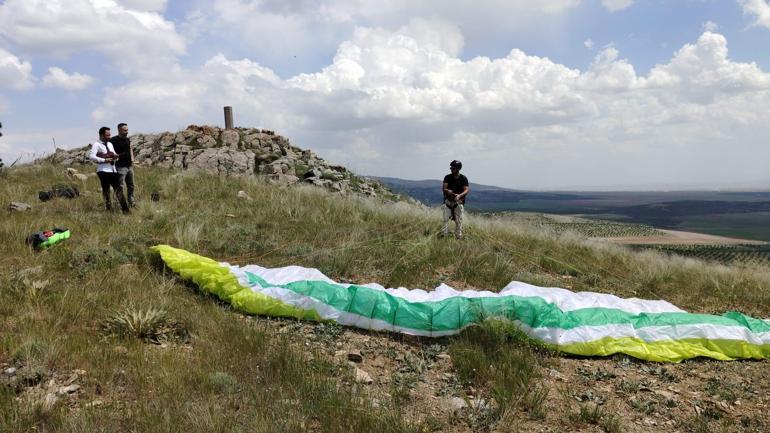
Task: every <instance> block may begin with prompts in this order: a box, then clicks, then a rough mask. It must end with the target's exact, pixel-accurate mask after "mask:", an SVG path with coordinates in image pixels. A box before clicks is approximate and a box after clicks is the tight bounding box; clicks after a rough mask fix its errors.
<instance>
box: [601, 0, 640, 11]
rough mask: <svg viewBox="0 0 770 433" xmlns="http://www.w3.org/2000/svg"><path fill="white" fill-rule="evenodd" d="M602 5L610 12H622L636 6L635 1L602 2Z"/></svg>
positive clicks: (604, 0)
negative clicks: (633, 5)
mask: <svg viewBox="0 0 770 433" xmlns="http://www.w3.org/2000/svg"><path fill="white" fill-rule="evenodd" d="M602 4H603V5H604V7H606V8H607V10H609V11H610V12H615V11H620V10H623V9H626V8H628V7H629V6H631V5H632V4H634V0H602Z"/></svg>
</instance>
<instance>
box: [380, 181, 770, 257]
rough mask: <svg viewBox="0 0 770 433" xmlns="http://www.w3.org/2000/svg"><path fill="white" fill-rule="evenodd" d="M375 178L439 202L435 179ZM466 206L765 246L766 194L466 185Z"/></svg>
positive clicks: (769, 208)
mask: <svg viewBox="0 0 770 433" xmlns="http://www.w3.org/2000/svg"><path fill="white" fill-rule="evenodd" d="M471 177H472V176H471ZM378 179H379V180H380V181H382V182H383V183H384V184H385V185H387V186H388V187H390V188H391V189H393V190H394V191H398V192H401V193H403V194H407V195H410V196H412V197H414V198H415V199H417V200H420V201H422V202H423V203H426V204H436V203H440V202H441V190H440V183H441V181H440V180H420V181H412V180H404V179H397V178H387V177H381V178H378ZM467 207H468V208H469V209H471V210H475V211H477V212H505V211H508V212H511V211H517V212H543V213H549V214H560V215H584V216H587V217H590V218H593V219H603V220H609V221H620V222H628V223H635V224H645V225H651V226H654V227H656V228H662V229H671V230H682V231H693V232H701V233H708V234H713V235H720V236H728V237H737V238H743V239H749V240H759V241H766V242H770V191H569V192H556V191H553V192H538V191H521V190H513V189H507V188H499V187H493V186H489V185H480V184H473V183H471V195H470V197H469V199H468V203H467Z"/></svg>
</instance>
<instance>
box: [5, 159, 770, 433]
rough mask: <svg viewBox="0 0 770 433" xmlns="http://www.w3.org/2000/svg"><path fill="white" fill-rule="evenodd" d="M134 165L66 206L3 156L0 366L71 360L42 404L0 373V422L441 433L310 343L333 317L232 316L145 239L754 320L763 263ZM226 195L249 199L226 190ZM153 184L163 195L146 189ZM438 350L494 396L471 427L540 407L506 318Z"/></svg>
mask: <svg viewBox="0 0 770 433" xmlns="http://www.w3.org/2000/svg"><path fill="white" fill-rule="evenodd" d="M87 170H88V171H90V170H92V168H91V167H89V168H87ZM84 171H86V170H84ZM136 177H137V184H138V185H137V187H138V191H137V198H138V199H139V206H138V208H136V209H135V210H134V212H133V213H132V215H130V216H123V215H121V214H119V213H107V212H104V211H103V210H102V206H101V195H100V192H99V187H98V182H97V180H96V179H95V178H93V177H92V178H89V180H87V181H86V182H84V183H83V184H80V183H79V184H78V186H79V188H80V190H81V192H82V195H81V196H80V197H78V198H76V199H73V200H66V199H56V200H53V201H50V202H47V203H38V202H37V201H36V196H37V191H39V190H44V189H46V188H47V187H49V186H50V185H51V184H55V183H62V182H67V179H66V176H65V174H64V170H63V168H61V167H55V166H37V167H31V166H27V167H16V168H13V169H7V170H5V174H4V176H3V177H2V178H0V203H2V204H6V203H8V202H10V201H23V202H27V203H30V204H32V205H33V206H34V208H33V209H32V210H31V211H28V212H25V213H7V214H4V215H3V218H2V219H0V239H3V242H2V243H0V329H1V330H2V332H0V364H5V365H7V366H14V367H16V368H19V370H20V371H22V370H23V371H24V372H28V373H25V374H29V377H31V378H32V379H34V380H33V381H36V383H39V384H41V385H38V386H43V385H44V384H45V383H47V382H48V381H50V380H60V378H61V376H66V375H67V374H68V373H69V372H72V371H75V370H83V371H85V372H87V374H86V375H85V376H84V378H83V379H82V381H81V382H79V383H80V384H81V385H82V391H81V392H80V393H79V394H78V396H77V400H75V401H74V403H72V402H70V403H67V402H65V401H63V400H60V401H59V402H58V403H57V404H55V405H53V406H52V407H43V406H42V405H40V404H32V403H30V402H29V401H28V400H25V398H26V397H25V396H26V395H27V394H25V393H26V392H27V391H25V390H24V389H25V388H24V387H22V388H19V389H17V388H11V387H7V386H2V385H1V384H0V431H3V432H23V431H33V430H35V431H56V432H80V431H123V430H127V429H128V430H132V431H143V432H161V431H162V432H175V431H257V432H259V431H288V432H292V431H297V432H299V431H330V432H347V431H357V432H367V431H377V432H410V431H426V430H430V431H436V430H437V429H441V428H447V425H446V424H440V423H441V422H444V421H438V420H437V419H436V418H431V417H426V418H425V419H423V420H415V419H410V418H408V417H405V416H404V415H402V414H401V411H400V410H399V409H400V408H399V404H376V405H375V404H373V403H372V402H373V397H372V396H371V395H369V393H368V391H367V390H366V388H362V387H360V386H356V384H355V381H354V380H353V378H352V373H351V370H350V368H349V367H348V366H347V365H346V364H339V363H335V362H333V361H332V360H330V359H329V357H328V354H327V353H326V352H327V351H326V350H320V349H317V347H318V345H320V346H321V347H323V346H329V345H333V344H334V343H335V342H336V341H337V339H339V337H340V335H341V333H342V332H344V331H343V330H341V329H340V327H337V326H334V325H329V326H326V325H324V327H322V328H318V330H317V331H315V332H314V334H313V335H312V336H310V337H306V336H303V335H302V334H301V333H299V332H295V333H281V334H278V333H276V328H277V327H278V326H279V325H278V323H279V322H277V321H271V320H266V319H248V318H242V317H241V315H240V314H238V313H235V312H233V311H232V309H231V308H230V307H229V306H227V305H224V304H221V303H219V302H217V301H216V300H214V299H212V298H211V297H207V296H203V295H201V294H200V293H199V292H197V291H196V290H195V289H194V288H192V287H190V286H189V285H188V284H186V283H185V282H183V281H182V280H180V279H179V278H177V277H176V276H174V275H172V274H171V273H169V272H168V271H166V270H164V269H163V268H162V267H161V266H159V265H158V263H157V258H156V257H155V256H154V255H153V254H152V253H151V252H150V251H149V247H150V246H152V245H155V244H159V243H168V244H171V245H174V246H180V247H184V248H189V249H191V250H193V251H195V252H197V253H199V254H202V255H205V256H208V257H212V258H215V259H217V260H221V261H229V262H231V263H237V264H249V263H252V264H260V265H263V266H268V267H275V266H285V265H290V264H296V265H301V266H307V267H315V268H318V269H320V270H321V271H322V272H324V273H325V274H326V275H328V276H329V277H331V278H333V279H335V280H345V281H355V282H358V283H367V282H378V283H380V284H383V285H385V286H390V287H397V286H405V287H412V288H427V289H430V288H433V287H435V286H436V285H437V284H439V283H441V282H446V283H447V284H450V285H452V286H455V287H457V288H470V287H474V288H484V289H491V290H497V289H500V288H502V287H503V286H504V285H505V284H507V283H508V282H509V281H510V280H514V279H518V280H522V281H526V282H530V283H534V284H539V285H556V286H562V287H565V286H570V287H572V288H573V289H575V290H593V291H599V292H605V293H613V294H617V295H619V296H638V297H646V298H654V299H659V298H663V299H667V300H669V301H672V302H674V303H676V304H678V305H679V306H681V307H683V308H687V309H691V310H693V311H700V312H711V311H719V312H721V311H724V310H727V309H737V310H741V311H743V312H745V313H748V314H751V315H754V316H761V317H768V316H770V293H768V291H767V290H766V288H767V287H768V286H770V271H769V270H768V269H766V268H762V267H741V268H730V267H726V266H714V265H711V264H705V263H703V262H700V261H697V260H692V259H683V258H667V257H666V256H664V255H662V254H660V253H656V252H642V253H635V252H632V251H629V250H627V249H624V248H622V247H618V246H614V245H606V244H600V243H592V242H589V241H586V240H585V239H584V238H581V237H579V236H577V235H575V234H570V233H566V234H558V233H553V232H552V231H548V230H543V231H540V230H537V229H532V228H527V227H523V226H519V225H515V224H514V225H512V224H511V223H510V222H505V221H497V220H489V219H481V218H473V216H471V218H469V220H470V221H469V225H468V229H467V238H466V240H465V241H464V242H455V241H454V240H448V239H439V238H437V237H436V236H435V234H436V232H437V231H438V229H439V228H440V226H441V217H440V214H439V213H438V212H436V211H435V210H431V209H419V208H412V207H408V206H405V205H403V204H393V203H386V204H383V203H379V202H377V201H374V200H368V199H361V198H356V197H348V198H343V197H341V196H339V195H333V194H330V193H326V192H323V191H321V190H318V189H315V188H311V187H298V188H280V187H275V186H269V185H265V184H263V183H260V182H259V181H257V180H254V179H250V178H245V177H230V178H224V177H215V176H210V175H204V174H193V173H187V172H185V173H175V172H172V171H166V170H161V169H146V168H141V167H139V168H137V173H136ZM239 190H244V191H246V192H247V193H248V194H249V196H251V197H252V198H254V200H253V201H246V200H242V199H239V198H237V197H236V193H237V192H238V191H239ZM153 191H158V192H160V193H161V197H162V198H161V201H160V202H157V203H153V202H150V200H149V196H150V193H151V192H153ZM228 215H232V216H228ZM53 227H66V228H69V229H70V230H71V231H72V238H71V239H69V240H67V241H66V242H64V243H62V244H60V245H57V246H55V247H54V248H51V249H49V250H46V251H42V252H36V251H33V250H31V249H30V248H29V247H28V246H26V245H25V243H24V240H25V238H26V237H27V236H28V235H29V234H30V233H32V232H35V231H39V230H42V229H50V228H53ZM281 323H283V322H281ZM153 342H164V343H167V344H164V345H158V344H152V343H153ZM313 342H315V343H313ZM311 343H313V344H311ZM316 343H317V344H316ZM434 343H435V342H434V341H427V342H426V344H424V345H423V346H424V347H422V348H421V349H420V351H419V355H415V356H416V358H415V359H414V360H410V361H409V363H410V365H411V367H410V368H412V370H410V371H404V372H403V376H404V377H403V380H402V382H401V383H400V384H396V385H394V394H395V397H396V398H395V399H394V400H395V401H396V402H397V403H400V404H404V405H408V404H409V392H410V391H409V390H411V389H412V388H411V386H412V385H413V384H414V383H415V377H417V375H419V374H421V373H420V372H424V371H426V370H421V368H423V367H422V366H424V365H429V364H430V362H432V360H433V358H434V357H435V356H436V353H435V352H437V351H438V350H440V349H438V348H431V347H430V345H432V344H434ZM447 344H448V345H449V348H448V349H447V350H448V351H449V352H450V353H451V354H452V363H453V368H454V369H455V370H456V372H457V374H458V376H459V377H460V378H461V379H462V381H465V382H466V383H471V384H474V386H475V387H477V388H478V389H479V390H480V393H481V394H482V395H483V396H485V397H486V398H487V401H489V402H494V404H491V405H488V406H485V407H483V408H480V410H482V411H483V412H480V413H479V414H478V419H479V420H480V421H479V422H480V423H482V424H485V425H487V426H491V425H497V424H495V423H501V422H502V421H505V420H509V419H510V417H513V416H514V415H516V414H524V415H525V417H526V418H527V419H531V420H535V421H537V420H538V419H542V418H543V417H546V416H548V414H547V411H548V406H547V405H546V404H545V403H544V401H545V399H546V393H547V389H545V388H544V386H545V385H544V382H543V380H542V368H543V366H544V365H548V363H549V362H550V361H549V360H550V359H551V357H552V355H551V354H549V353H548V352H544V351H543V349H542V348H539V347H537V346H536V345H533V344H531V342H529V341H528V340H527V339H525V338H524V337H523V336H522V335H520V334H518V333H517V332H515V329H514V328H512V327H511V326H510V324H505V323H500V322H494V321H493V322H490V323H489V324H485V325H483V326H480V327H474V328H471V329H468V330H467V332H466V333H464V334H462V335H460V336H458V337H456V338H454V339H450V340H449V341H448V343H447ZM501 348H505V350H502V349H501ZM442 350H443V349H442ZM492 366H494V368H491V367H492ZM426 369H427V368H426ZM38 376H39V377H38ZM22 397H24V398H22ZM72 406H76V407H77V410H73V408H72ZM610 424H611V423H610ZM605 428H606V429H607V430H608V431H610V430H613V427H612V426H609V427H605Z"/></svg>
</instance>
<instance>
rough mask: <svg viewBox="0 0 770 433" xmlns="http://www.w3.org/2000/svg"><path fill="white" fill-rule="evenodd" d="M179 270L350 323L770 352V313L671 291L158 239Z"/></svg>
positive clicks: (586, 349)
mask: <svg viewBox="0 0 770 433" xmlns="http://www.w3.org/2000/svg"><path fill="white" fill-rule="evenodd" d="M154 249H155V250H156V251H158V252H159V253H160V255H161V257H162V259H163V261H164V262H165V263H166V265H167V266H168V267H169V268H171V269H172V270H173V271H174V272H176V273H178V274H179V275H181V276H182V277H183V278H186V279H191V280H192V281H193V282H195V283H196V284H197V285H198V286H199V287H200V288H201V289H202V290H204V291H207V292H210V293H213V294H215V295H217V296H218V297H219V298H220V299H222V300H223V301H226V302H230V303H231V304H232V305H233V306H234V307H235V308H237V309H240V310H242V311H244V312H248V313H252V314H260V315H267V316H281V317H296V318H299V319H307V320H331V321H334V322H337V323H339V324H342V325H346V326H354V327H357V328H361V329H370V330H377V331H392V332H400V333H404V334H411V335H422V336H428V337H440V336H446V335H452V334H456V333H458V332H460V331H461V330H462V329H463V328H465V327H466V326H469V325H473V324H475V323H479V322H481V321H483V320H485V319H487V318H492V317H502V318H506V319H508V320H511V321H513V322H514V323H516V324H517V325H518V326H519V327H520V328H521V329H522V330H523V331H525V332H526V333H527V334H529V335H530V336H531V337H532V338H535V339H537V340H539V341H542V342H543V343H545V344H547V345H549V346H551V347H553V348H554V349H556V350H559V351H561V352H565V353H569V354H575V355H585V356H607V355H611V354H614V353H625V354H628V355H630V356H634V357H636V358H640V359H645V360H650V361H668V362H678V361H681V360H683V359H687V358H694V357H698V356H705V357H710V358H715V359H720V360H732V359H742V358H754V359H764V358H768V357H770V320H760V319H755V318H751V317H749V316H745V315H743V314H741V313H737V312H729V313H725V314H723V315H721V316H717V315H710V314H693V313H688V312H686V311H683V310H681V309H679V308H677V307H676V306H674V305H672V304H670V303H668V302H665V301H647V300H641V299H636V298H631V299H623V298H619V297H617V296H614V295H607V294H601V293H593V292H580V293H575V292H572V291H570V290H566V289H561V288H554V287H547V288H546V287H538V286H533V285H531V284H526V283H521V282H515V281H514V282H511V283H509V284H508V285H507V286H505V287H504V288H503V289H502V290H501V291H500V292H498V293H494V292H489V291H474V290H464V291H458V290H455V289H453V288H451V287H449V286H447V285H444V284H442V285H440V286H439V287H436V288H435V289H434V290H433V291H430V292H427V291H424V290H420V289H412V290H410V289H405V288H397V289H386V288H384V287H382V286H380V285H379V284H364V285H358V284H343V283H338V282H335V281H333V280H331V279H330V278H328V277H326V276H325V275H324V274H323V273H321V272H320V271H318V270H317V269H310V268H303V267H299V266H287V267H283V268H275V269H268V268H263V267H261V266H256V265H249V266H243V267H239V266H233V265H229V264H227V263H218V262H216V261H214V260H211V259H208V258H206V257H202V256H199V255H196V254H193V253H190V252H188V251H185V250H180V249H176V248H172V247H170V246H167V245H159V246H156V247H154Z"/></svg>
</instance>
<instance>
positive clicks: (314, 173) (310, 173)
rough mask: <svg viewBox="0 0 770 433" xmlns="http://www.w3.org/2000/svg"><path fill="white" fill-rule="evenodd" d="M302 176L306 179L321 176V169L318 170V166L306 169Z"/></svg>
mask: <svg viewBox="0 0 770 433" xmlns="http://www.w3.org/2000/svg"><path fill="white" fill-rule="evenodd" d="M302 177H304V178H305V179H313V178H320V177H321V170H318V169H317V168H313V169H310V170H308V171H306V172H305V174H304V175H303V176H302Z"/></svg>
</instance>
